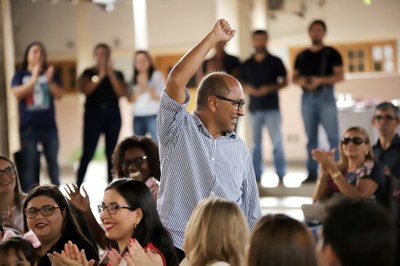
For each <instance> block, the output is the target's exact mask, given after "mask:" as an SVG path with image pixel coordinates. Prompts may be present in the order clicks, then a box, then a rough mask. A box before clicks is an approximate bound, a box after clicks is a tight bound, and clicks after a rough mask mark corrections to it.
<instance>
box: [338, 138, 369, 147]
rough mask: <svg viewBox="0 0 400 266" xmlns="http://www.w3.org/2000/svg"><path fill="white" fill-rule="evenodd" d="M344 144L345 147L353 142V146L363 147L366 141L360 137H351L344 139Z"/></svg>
mask: <svg viewBox="0 0 400 266" xmlns="http://www.w3.org/2000/svg"><path fill="white" fill-rule="evenodd" d="M341 142H342V144H344V145H347V144H349V143H350V142H353V144H354V145H357V146H358V145H361V144H363V143H364V142H365V141H364V139H363V138H360V137H354V138H349V137H347V138H342V141H341Z"/></svg>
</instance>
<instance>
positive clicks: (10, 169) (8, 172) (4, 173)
mask: <svg viewBox="0 0 400 266" xmlns="http://www.w3.org/2000/svg"><path fill="white" fill-rule="evenodd" d="M14 173H15V169H14V168H13V167H7V168H6V169H4V170H1V169H0V178H1V177H3V176H10V175H12V174H14Z"/></svg>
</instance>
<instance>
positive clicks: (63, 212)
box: [23, 185, 98, 265]
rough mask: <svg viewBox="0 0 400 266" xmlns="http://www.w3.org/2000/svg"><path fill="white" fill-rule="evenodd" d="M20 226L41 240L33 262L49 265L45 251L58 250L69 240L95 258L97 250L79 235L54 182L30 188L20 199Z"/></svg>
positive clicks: (79, 232)
mask: <svg viewBox="0 0 400 266" xmlns="http://www.w3.org/2000/svg"><path fill="white" fill-rule="evenodd" d="M23 209H24V229H25V231H28V230H32V231H33V232H34V233H35V235H36V236H37V237H38V239H39V240H40V242H41V246H40V247H39V248H37V249H36V257H37V260H36V263H37V264H38V265H51V262H50V260H49V258H48V256H47V253H52V252H54V251H57V252H61V251H62V250H63V249H64V245H65V244H66V243H67V242H68V241H69V240H70V241H72V242H73V243H75V244H76V245H77V246H78V247H79V249H84V250H85V253H86V256H87V258H88V259H89V260H90V259H94V260H98V253H97V249H95V247H93V246H92V245H91V244H90V242H89V241H88V240H87V239H86V238H85V237H84V236H83V234H82V233H81V230H80V228H79V226H78V225H77V223H76V221H75V218H74V217H73V216H72V214H71V210H70V208H69V206H68V202H67V200H66V199H65V198H64V196H63V194H62V193H61V191H60V190H59V189H58V188H57V187H56V186H54V185H42V186H38V187H36V188H34V189H33V190H31V191H30V192H29V194H28V196H27V197H26V199H25V202H24V208H23Z"/></svg>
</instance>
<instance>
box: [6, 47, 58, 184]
mask: <svg viewBox="0 0 400 266" xmlns="http://www.w3.org/2000/svg"><path fill="white" fill-rule="evenodd" d="M12 91H13V92H14V95H15V97H16V98H17V100H18V102H19V103H18V105H19V118H20V119H19V120H20V122H19V133H20V141H21V157H22V158H21V160H22V167H21V169H22V170H21V173H20V174H21V176H22V177H23V178H21V186H22V190H23V191H29V189H30V188H31V187H32V185H34V184H37V183H39V179H38V178H39V177H38V176H36V175H37V174H36V173H37V171H38V169H37V162H38V161H39V158H38V156H39V153H38V151H37V146H38V143H40V144H42V146H43V152H44V155H45V158H46V162H47V168H48V173H49V177H50V180H51V182H52V183H53V184H54V185H57V186H58V185H60V181H59V175H60V168H59V165H58V159H57V156H58V149H59V141H58V131H57V125H56V115H55V108H54V98H55V99H61V97H62V95H63V90H62V88H61V83H60V80H59V77H58V75H56V73H55V70H54V67H53V66H51V65H48V63H47V52H46V48H45V46H44V45H43V43H41V42H33V43H31V44H30V45H29V46H28V47H27V48H26V50H25V53H24V59H23V62H22V68H21V70H20V71H17V72H16V73H15V75H14V77H13V80H12Z"/></svg>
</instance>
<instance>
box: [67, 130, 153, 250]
mask: <svg viewBox="0 0 400 266" xmlns="http://www.w3.org/2000/svg"><path fill="white" fill-rule="evenodd" d="M112 161H113V169H112V171H113V176H114V177H117V178H125V177H126V178H131V179H133V180H137V181H141V182H144V183H145V184H146V185H147V187H148V188H149V189H150V192H151V194H152V196H153V199H154V202H155V203H157V193H158V188H159V185H158V182H159V181H160V159H159V156H158V147H157V144H156V143H155V142H154V141H153V140H152V139H150V138H148V137H145V136H132V137H127V138H125V139H124V140H123V141H121V142H120V143H119V144H118V145H117V147H116V148H115V151H114V154H113V157H112ZM83 190H84V192H85V196H82V195H81V194H80V193H79V190H78V188H77V186H75V185H68V186H66V187H65V191H66V193H67V194H68V196H69V198H70V203H71V204H72V206H74V207H75V208H76V209H77V210H79V211H80V212H81V213H82V214H83V216H84V217H85V219H86V221H87V222H88V225H89V227H90V230H91V231H92V234H93V236H94V237H95V239H96V242H97V243H98V244H99V245H100V246H101V247H102V248H104V247H105V246H104V230H103V228H101V227H100V225H99V224H98V223H97V220H96V218H95V216H94V215H93V213H92V210H91V209H90V200H89V197H88V194H87V192H86V190H85V189H84V188H83Z"/></svg>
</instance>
